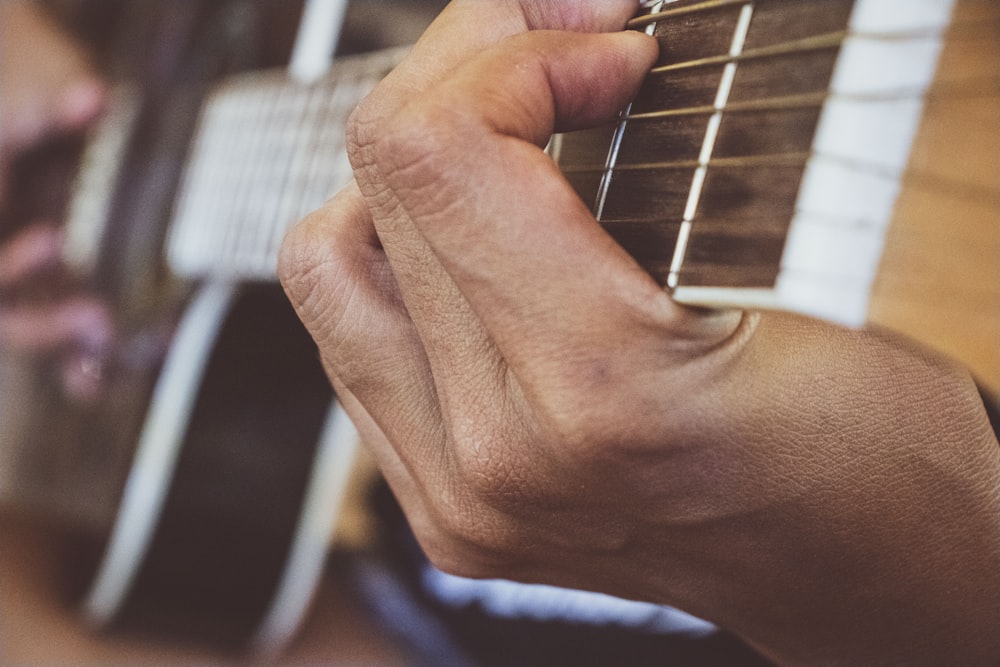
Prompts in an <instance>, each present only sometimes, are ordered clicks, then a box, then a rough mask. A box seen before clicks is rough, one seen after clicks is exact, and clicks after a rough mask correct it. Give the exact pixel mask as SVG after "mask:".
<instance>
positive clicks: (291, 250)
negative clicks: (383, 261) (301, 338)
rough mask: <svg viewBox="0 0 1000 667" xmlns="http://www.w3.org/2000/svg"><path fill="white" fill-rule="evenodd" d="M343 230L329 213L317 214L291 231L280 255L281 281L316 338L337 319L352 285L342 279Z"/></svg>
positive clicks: (308, 217) (320, 211)
mask: <svg viewBox="0 0 1000 667" xmlns="http://www.w3.org/2000/svg"><path fill="white" fill-rule="evenodd" d="M340 230H341V225H338V224H336V222H335V221H331V220H330V216H329V214H328V212H327V211H325V210H324V209H320V210H318V211H314V212H313V213H310V214H309V215H308V216H306V218H304V219H303V220H302V222H300V223H299V224H297V225H295V226H294V227H293V228H292V229H291V230H290V231H289V233H288V234H287V235H286V237H285V239H284V241H283V242H282V244H281V248H280V250H279V253H278V277H279V280H280V281H281V284H282V286H283V288H284V290H285V293H286V294H287V295H288V297H289V299H290V300H291V302H292V304H293V305H294V306H295V309H296V311H297V312H298V314H299V317H300V318H301V319H302V320H303V322H304V323H305V324H306V326H307V327H308V328H309V329H310V330H311V331H313V332H314V334H316V333H318V332H319V331H320V330H321V329H322V327H323V323H324V322H325V321H326V320H328V319H330V318H331V317H333V316H334V312H333V311H335V310H336V309H337V304H338V303H339V302H340V301H341V300H342V299H341V298H340V297H341V295H340V294H339V292H340V291H341V290H342V289H343V288H345V287H346V286H347V285H348V281H346V280H343V276H342V273H343V270H344V268H345V262H343V261H340V259H339V258H340V257H341V255H343V250H342V247H341V246H342V244H343V243H344V241H343V238H342V237H343V235H342V234H341V233H339V232H340Z"/></svg>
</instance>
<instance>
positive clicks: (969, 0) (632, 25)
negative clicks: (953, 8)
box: [625, 0, 995, 30]
mask: <svg viewBox="0 0 1000 667" xmlns="http://www.w3.org/2000/svg"><path fill="white" fill-rule="evenodd" d="M751 1H752V0H704V2H699V3H696V4H692V5H686V6H684V7H673V8H670V9H662V10H660V11H657V12H652V13H650V14H644V15H641V16H636V17H634V18H632V19H630V20H629V21H628V22H627V23H626V24H625V27H626V29H629V30H642V29H645V28H646V27H647V26H649V25H652V24H655V23H661V22H664V21H666V20H668V19H672V18H677V17H683V16H686V15H689V14H705V13H708V12H711V11H714V10H717V9H724V8H726V7H735V6H737V5H744V4H747V3H749V2H751ZM992 2H995V0H965V4H966V5H970V6H971V5H973V4H981V5H984V6H990V3H992Z"/></svg>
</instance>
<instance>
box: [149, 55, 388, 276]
mask: <svg viewBox="0 0 1000 667" xmlns="http://www.w3.org/2000/svg"><path fill="white" fill-rule="evenodd" d="M403 53H404V50H401V49H391V50H388V51H379V52H375V53H372V54H366V55H361V56H353V57H350V58H344V59H340V60H338V61H336V62H335V63H334V65H333V67H332V68H331V69H330V71H329V73H328V74H327V75H325V76H324V77H323V78H321V79H320V80H318V81H316V82H313V83H310V84H304V83H300V82H297V81H295V80H293V79H291V78H290V77H289V76H288V74H287V73H286V72H284V71H272V72H256V73H248V74H242V75H237V76H235V77H232V78H230V79H228V80H226V81H223V82H222V83H221V84H219V86H217V87H216V88H215V90H214V91H213V92H212V94H211V96H210V97H209V99H208V101H207V102H206V104H205V107H204V109H203V110H202V115H201V120H200V122H199V129H198V131H197V135H196V137H195V140H194V142H193V147H192V151H191V154H190V157H189V159H188V164H187V169H186V173H185V179H184V182H183V183H182V187H181V191H180V193H179V196H178V200H177V204H176V206H175V213H174V218H173V221H172V223H171V230H170V233H169V236H170V238H169V245H168V251H167V260H168V263H169V265H170V268H171V269H172V270H173V271H174V272H175V273H176V274H177V275H179V276H181V277H184V278H201V277H205V276H213V277H222V278H227V279H233V280H254V281H274V280H276V279H277V278H276V264H277V256H278V247H279V246H280V244H281V240H282V238H283V236H284V233H285V231H286V229H287V228H288V227H289V226H290V225H291V224H293V223H294V222H296V221H298V220H299V219H301V218H302V217H303V216H304V215H306V214H307V213H308V212H310V211H312V210H314V209H316V208H318V207H319V206H321V205H322V204H323V202H324V201H325V200H326V199H327V198H328V197H330V196H331V195H332V194H333V193H335V192H336V191H337V190H338V189H340V188H341V187H343V186H344V185H346V184H347V182H348V181H349V180H350V179H351V175H352V172H351V165H350V163H349V162H348V160H347V154H346V151H345V149H344V126H345V124H346V122H347V117H348V115H349V114H350V113H351V111H352V110H353V109H354V107H355V106H356V105H357V103H358V102H359V101H360V100H361V98H362V97H364V96H365V95H366V94H367V93H368V92H369V91H370V90H371V89H372V88H374V86H375V84H376V83H378V82H379V81H380V80H381V79H382V78H383V77H384V76H385V75H386V74H387V73H388V72H389V71H390V70H391V69H392V68H393V67H394V66H395V65H396V64H397V63H398V62H399V60H400V59H401V58H402V55H403Z"/></svg>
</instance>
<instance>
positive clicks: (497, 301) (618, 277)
mask: <svg viewBox="0 0 1000 667" xmlns="http://www.w3.org/2000/svg"><path fill="white" fill-rule="evenodd" d="M653 58H655V46H654V45H653V44H652V41H651V40H649V38H648V37H646V36H645V35H641V34H638V33H619V34H613V35H590V36H581V35H571V34H568V33H532V34H529V35H524V36H522V38H520V39H519V40H518V41H508V42H505V43H504V45H501V46H500V47H497V48H496V49H495V50H493V51H491V52H490V53H489V54H486V55H484V56H483V57H481V58H480V59H478V60H476V61H474V62H471V63H469V64H468V65H467V66H466V67H464V68H462V69H461V70H458V71H456V72H455V73H454V75H453V76H452V77H449V79H448V80H447V81H444V82H442V83H441V84H440V85H439V86H438V87H437V88H436V90H435V91H434V94H433V95H426V96H423V97H421V98H419V99H417V100H415V101H414V102H413V103H412V104H411V105H409V106H408V107H406V108H405V109H403V110H402V111H401V112H400V114H399V115H398V116H397V117H396V118H395V119H394V122H390V123H388V124H386V125H385V126H384V128H383V129H384V131H383V133H382V136H381V137H380V138H379V141H378V145H377V159H378V164H379V165H380V166H381V169H382V171H383V174H384V177H385V179H386V181H387V183H388V184H389V186H390V187H391V189H392V191H393V192H394V194H395V196H396V197H398V199H399V201H400V202H401V204H402V207H403V208H404V209H405V211H406V213H407V215H408V216H409V218H410V219H411V220H412V221H413V223H414V224H415V225H416V227H417V228H418V229H419V231H420V233H421V234H422V236H423V238H424V239H425V241H426V242H427V243H428V244H429V245H430V247H431V248H432V249H433V252H434V254H435V256H436V257H437V258H438V260H439V261H440V262H441V264H442V265H443V267H444V269H445V270H446V271H447V273H448V274H449V276H450V278H451V279H452V280H454V281H455V283H457V285H458V287H459V289H460V291H461V293H462V294H463V296H464V297H465V299H466V300H467V301H468V302H469V304H470V305H471V307H472V310H473V311H474V312H475V313H476V316H477V317H478V318H479V319H480V320H481V321H482V322H483V324H484V325H485V328H486V329H487V330H488V331H489V333H490V335H491V337H492V338H493V339H494V340H495V341H496V343H497V345H498V346H499V347H500V349H501V350H502V351H503V352H504V357H505V359H507V360H508V361H509V362H514V361H516V360H518V359H521V360H523V361H522V363H521V364H520V365H521V366H522V367H523V368H529V367H532V366H535V365H536V362H537V361H538V360H540V359H544V358H552V359H559V358H560V357H561V356H563V355H565V354H566V350H567V349H575V350H578V351H586V350H597V351H607V350H608V349H615V348H620V347H621V346H623V345H627V344H635V343H638V342H641V341H642V340H645V341H646V342H649V341H653V343H654V344H655V345H664V341H669V344H670V345H674V346H675V347H676V348H677V349H679V350H681V351H683V352H685V353H686V352H689V351H690V345H691V343H692V341H694V343H695V345H702V344H703V345H704V346H706V347H708V346H711V345H714V344H715V343H717V342H718V341H719V340H720V339H722V338H724V337H725V336H728V335H729V334H730V333H731V332H732V329H733V327H734V322H733V320H734V316H732V315H731V314H730V315H725V316H720V317H718V318H714V317H705V316H697V317H695V316H693V315H692V314H691V312H690V311H689V310H687V309H685V308H683V307H680V306H677V305H675V304H673V302H672V301H671V300H670V299H669V297H668V296H667V295H666V294H665V293H664V292H663V291H662V289H661V288H660V287H659V286H658V285H657V284H656V283H655V282H654V281H653V280H652V279H651V278H650V277H649V276H648V275H647V274H646V273H645V272H644V271H643V270H642V269H641V268H640V267H639V266H638V265H637V264H636V263H635V262H634V260H632V259H631V258H630V257H629V256H628V255H627V254H626V253H625V251H624V250H622V249H621V248H620V247H619V246H618V245H617V244H616V243H615V242H614V241H613V240H612V239H611V238H610V237H609V236H608V235H607V234H606V233H605V232H604V231H603V230H602V229H601V228H600V227H599V226H598V225H597V224H596V222H595V220H594V218H593V215H592V214H591V212H590V211H589V209H588V208H587V207H586V205H584V203H583V202H582V201H581V200H580V199H579V197H578V196H577V195H576V193H575V192H574V191H573V190H572V188H571V187H570V186H569V184H568V183H567V182H566V180H565V179H563V178H562V176H561V175H560V174H559V173H558V169H557V167H556V166H555V165H554V164H553V163H552V161H551V160H550V159H549V158H548V157H547V156H546V155H545V154H544V153H543V152H542V151H541V150H540V149H539V148H538V144H539V143H540V140H541V139H542V138H543V137H545V136H547V134H548V132H550V131H551V130H552V128H553V126H554V125H555V124H557V123H558V122H560V121H563V120H565V121H573V120H575V121H577V122H583V123H587V122H591V121H594V120H597V119H601V118H604V119H607V118H608V117H612V116H613V115H614V111H615V110H616V109H618V108H620V106H621V105H622V104H623V103H624V102H625V101H627V99H628V98H630V97H631V96H632V95H633V94H634V92H635V90H636V88H637V87H638V85H639V83H640V82H641V79H642V76H643V74H644V73H645V71H647V69H648V67H649V66H650V63H651V62H652V60H653ZM608 82H613V83H610V84H609V83H608ZM482 156H490V159H488V160H486V159H483V157H482ZM400 280H401V282H402V281H403V280H404V278H403V277H401V279H400ZM665 330H666V331H669V333H671V334H672V335H671V336H669V337H668V336H663V335H662V334H663V333H664V331H665ZM623 332H628V333H629V335H627V336H623ZM667 351H669V350H667ZM584 353H586V352H584ZM623 356H624V355H623ZM662 357H663V358H664V359H667V358H668V357H669V355H662ZM634 358H636V359H641V358H643V357H642V356H641V355H634ZM512 365H516V364H513V363H512Z"/></svg>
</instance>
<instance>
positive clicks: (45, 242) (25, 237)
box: [0, 224, 63, 288]
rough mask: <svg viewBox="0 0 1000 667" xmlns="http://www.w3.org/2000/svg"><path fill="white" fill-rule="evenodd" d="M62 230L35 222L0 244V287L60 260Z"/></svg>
mask: <svg viewBox="0 0 1000 667" xmlns="http://www.w3.org/2000/svg"><path fill="white" fill-rule="evenodd" d="M62 241H63V237H62V233H61V232H59V230H57V229H56V228H55V227H50V226H48V225H41V224H38V225H33V226H31V227H29V228H28V229H26V230H24V231H23V232H21V233H19V234H17V235H16V236H14V237H13V238H12V239H11V240H10V241H8V242H7V243H5V244H3V245H2V246H0V288H7V287H10V286H12V285H14V284H15V283H18V282H20V281H22V280H24V279H26V278H28V277H29V276H31V275H33V274H35V273H38V272H40V271H43V270H45V269H47V268H50V267H53V266H55V265H56V264H58V262H59V260H60V256H61V252H62Z"/></svg>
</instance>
